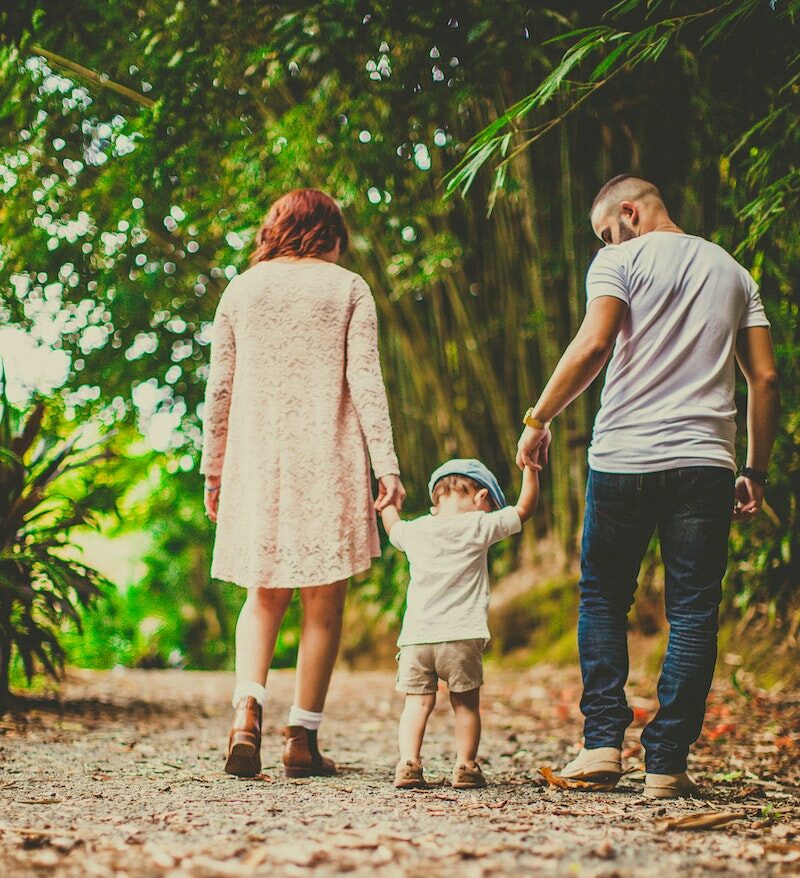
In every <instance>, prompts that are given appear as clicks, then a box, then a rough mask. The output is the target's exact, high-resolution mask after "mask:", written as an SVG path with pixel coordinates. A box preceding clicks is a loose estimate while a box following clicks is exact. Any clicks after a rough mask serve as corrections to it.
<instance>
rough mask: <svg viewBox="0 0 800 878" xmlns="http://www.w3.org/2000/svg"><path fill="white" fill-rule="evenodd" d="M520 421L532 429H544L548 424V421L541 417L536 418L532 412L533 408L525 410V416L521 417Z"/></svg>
mask: <svg viewBox="0 0 800 878" xmlns="http://www.w3.org/2000/svg"><path fill="white" fill-rule="evenodd" d="M522 423H523V424H525V426H526V427H531V428H532V429H534V430H546V429H547V428H548V427H549V426H550V421H543V420H542V419H541V418H537V417H536V415H534V413H533V409H532V408H529V409H528V411H526V412H525V416H524V417H523V418H522Z"/></svg>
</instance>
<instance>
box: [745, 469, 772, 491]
mask: <svg viewBox="0 0 800 878" xmlns="http://www.w3.org/2000/svg"><path fill="white" fill-rule="evenodd" d="M739 475H740V476H744V477H745V478H746V479H750V481H751V482H755V483H756V484H757V485H761V487H762V488H763V487H765V486H766V484H767V473H766V472H765V471H764V470H761V469H753V467H752V466H743V467H742V468H741V470H740V471H739Z"/></svg>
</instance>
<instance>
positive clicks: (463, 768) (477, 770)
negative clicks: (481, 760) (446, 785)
mask: <svg viewBox="0 0 800 878" xmlns="http://www.w3.org/2000/svg"><path fill="white" fill-rule="evenodd" d="M485 786H486V778H485V777H484V776H483V772H482V771H481V767H480V765H478V763H477V762H476V763H475V764H474V766H472V767H471V768H470V766H468V765H464V764H463V763H462V764H461V765H456V767H455V768H454V769H453V789H454V790H481V789H483V788H484V787H485Z"/></svg>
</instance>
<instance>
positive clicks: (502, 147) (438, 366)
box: [0, 0, 800, 667]
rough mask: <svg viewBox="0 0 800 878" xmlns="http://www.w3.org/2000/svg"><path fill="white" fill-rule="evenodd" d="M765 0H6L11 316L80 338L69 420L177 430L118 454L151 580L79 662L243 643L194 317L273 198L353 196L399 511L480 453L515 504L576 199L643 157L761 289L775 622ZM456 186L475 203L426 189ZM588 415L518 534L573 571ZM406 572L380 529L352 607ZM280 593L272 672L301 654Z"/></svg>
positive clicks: (784, 516)
mask: <svg viewBox="0 0 800 878" xmlns="http://www.w3.org/2000/svg"><path fill="white" fill-rule="evenodd" d="M773 5H774V9H773V8H772V6H771V4H770V3H768V2H758V3H757V2H755V0H745V2H733V0H721V2H718V3H717V4H716V5H713V6H712V5H711V4H679V3H676V2H672V0H669V2H668V0H649V2H644V0H625V2H621V3H618V4H617V5H616V6H614V7H613V8H612V9H610V10H609V11H608V13H607V14H605V15H601V12H602V10H603V9H604V8H605V7H604V6H603V5H602V4H601V5H600V6H599V7H598V4H596V3H591V4H578V3H560V2H559V3H553V4H551V5H550V6H542V5H541V4H535V5H533V4H532V5H530V8H526V7H525V5H524V4H519V3H511V2H507V0H489V2H486V0H481V2H478V0H467V2H463V3H460V4H452V3H431V2H425V3H422V2H420V0H410V2H407V3H403V4H400V3H391V2H384V3H377V4H371V6H370V9H369V11H368V12H366V13H365V11H364V10H362V9H361V8H360V7H358V6H357V5H356V4H353V3H352V2H350V0H325V2H302V3H301V2H298V0H291V2H287V3H281V4H279V5H273V6H264V5H263V4H235V5H233V6H231V4H224V3H207V2H200V0H183V2H180V3H178V4H175V3H170V2H167V0H153V2H149V3H147V4H141V3H134V2H132V0H120V2H115V3H100V2H97V0H75V2H73V3H71V4H69V5H67V6H65V5H64V4H60V3H59V4H57V3H55V2H52V0H40V2H28V3H25V4H17V5H16V6H15V8H14V10H12V11H11V12H9V11H5V10H4V11H1V12H0V190H1V191H2V193H3V197H2V201H0V288H2V290H3V296H2V299H0V319H2V321H3V322H4V323H7V324H9V325H18V326H21V327H23V328H25V329H28V330H30V331H31V333H32V334H33V336H34V337H35V338H37V339H46V340H47V342H48V343H52V344H53V346H54V347H56V348H60V349H61V350H63V351H64V352H66V353H67V354H68V355H69V361H70V372H69V376H68V379H67V382H66V384H65V386H64V388H63V390H62V392H61V394H60V397H61V403H60V404H62V405H63V407H64V409H65V414H66V418H67V419H68V420H73V421H87V422H88V421H90V420H92V419H95V420H96V422H97V423H99V424H101V425H108V426H110V425H111V424H117V425H118V426H120V427H121V428H122V429H123V430H128V429H130V430H131V431H133V428H134V427H138V428H139V429H141V430H142V431H143V432H148V431H149V430H151V428H152V425H153V423H154V420H158V419H162V423H163V419H167V420H168V421H169V423H170V425H171V427H172V428H174V429H169V430H166V431H162V433H161V434H160V436H159V442H158V443H157V444H158V446H159V449H160V450H161V451H163V455H158V456H156V457H154V458H152V459H148V460H147V461H144V460H138V462H136V460H137V458H136V455H137V454H138V451H137V450H135V449H133V450H131V451H130V458H131V460H130V461H129V463H128V464H126V466H129V467H130V469H129V470H128V471H127V475H118V476H116V477H114V478H112V477H111V476H108V479H109V480H110V481H109V482H108V483H106V488H107V489H109V488H110V487H111V484H110V482H114V486H115V490H121V493H123V494H126V495H127V496H128V500H126V501H125V502H126V504H127V505H124V508H123V510H122V512H123V518H124V522H123V524H122V525H121V526H122V527H127V528H133V529H138V530H141V531H143V532H145V533H146V534H147V537H148V540H149V543H150V548H149V550H148V552H147V557H146V561H147V571H148V572H147V574H146V575H145V577H144V578H143V580H142V581H141V582H137V583H134V584H133V585H132V586H131V587H130V588H128V589H127V590H125V591H124V592H122V593H120V594H115V595H110V596H109V597H108V598H105V599H104V600H103V603H102V613H99V614H98V615H97V616H92V617H86V623H87V631H88V635H87V638H86V639H84V640H80V641H79V640H77V639H71V640H70V642H69V650H70V656H71V657H73V658H74V659H75V660H79V659H80V658H81V650H82V649H83V650H85V652H84V658H85V660H86V661H93V662H98V663H103V664H113V663H116V662H118V661H119V662H124V663H148V662H151V663H167V662H170V661H175V662H179V663H186V664H188V665H190V666H192V667H200V666H212V667H225V666H229V664H230V660H231V656H230V644H231V640H232V630H233V629H232V626H233V620H234V617H235V613H236V609H237V608H238V604H239V602H240V601H241V599H242V597H243V595H242V593H241V592H240V591H239V590H238V589H236V588H234V587H233V586H226V585H222V584H216V583H215V584H212V583H210V582H209V581H208V567H209V558H210V549H211V545H212V538H213V532H212V529H211V528H210V526H209V525H208V523H207V521H206V520H205V518H204V516H203V513H202V506H201V504H202V496H201V491H200V486H199V479H198V477H197V476H196V475H193V468H194V466H195V464H196V460H197V455H198V448H199V442H200V420H201V414H202V408H201V406H202V395H203V389H204V384H205V378H206V369H207V356H208V340H209V327H210V321H211V320H212V318H213V314H214V310H215V307H216V303H217V301H218V299H219V295H220V293H221V291H222V289H223V288H224V286H225V284H226V283H227V280H228V278H230V277H231V276H232V275H233V274H234V273H235V272H236V271H241V270H242V269H244V267H245V266H246V263H247V254H248V251H249V249H250V247H251V243H252V235H253V232H254V229H255V228H256V227H257V225H258V222H259V221H260V219H261V217H262V216H263V214H264V213H265V211H266V209H267V207H268V206H269V204H270V202H271V201H272V200H273V199H274V198H276V197H277V196H278V195H280V194H282V193H283V192H284V191H286V190H287V189H289V188H293V187H295V186H316V187H319V188H323V189H326V190H328V191H330V192H331V193H332V194H333V195H334V196H335V197H337V198H338V199H339V201H340V203H341V204H342V205H343V209H344V211H345V214H346V217H347V220H348V223H349V225H350V227H351V229H352V231H353V236H352V239H353V245H352V248H351V252H350V254H349V255H348V266H349V267H352V268H353V269H355V270H357V271H359V272H360V273H362V274H363V275H364V276H365V277H366V278H367V280H368V281H369V282H370V284H371V286H372V287H373V290H374V292H375V296H376V301H377V304H378V309H379V317H380V323H381V350H382V358H383V367H384V373H385V376H386V382H387V388H388V391H389V400H390V407H391V414H392V421H393V424H394V425H395V433H396V438H397V444H398V451H399V456H400V460H401V464H402V468H403V475H404V479H405V481H406V484H407V487H408V489H409V494H410V506H411V508H421V507H423V506H424V504H425V502H426V497H425V484H426V482H427V477H428V474H429V473H430V471H431V469H432V468H433V467H434V466H435V465H436V464H437V463H439V462H440V461H441V460H442V459H443V458H445V457H447V456H452V455H458V456H472V455H476V456H480V457H481V458H482V459H484V460H485V461H486V462H487V464H489V465H490V466H491V467H492V468H493V469H494V470H495V471H496V472H497V473H498V475H499V477H500V479H501V481H502V482H503V485H504V487H506V488H508V490H509V494H510V496H514V494H515V492H516V490H517V480H518V473H517V471H516V469H515V467H514V466H513V449H514V445H515V441H516V436H517V431H518V426H519V425H518V422H519V418H520V415H521V413H522V412H523V411H524V410H525V409H526V408H527V406H528V405H529V404H530V403H531V402H532V400H533V399H534V398H535V397H536V396H537V394H538V393H539V391H540V390H541V389H542V387H543V385H544V382H545V381H546V379H547V377H548V376H549V375H550V373H551V371H552V369H553V367H554V365H555V363H556V361H557V359H558V356H559V355H560V353H561V351H562V350H563V349H564V347H565V346H566V344H567V343H568V341H569V340H570V338H571V337H572V335H573V334H574V332H575V330H576V328H577V326H578V325H579V323H580V321H581V319H582V316H583V313H584V310H583V309H584V296H583V290H582V278H583V273H584V269H585V266H586V265H587V264H588V262H589V260H590V258H591V255H592V253H593V249H594V247H595V246H596V242H595V241H594V239H593V236H592V233H591V229H590V228H589V225H588V222H587V221H586V212H587V209H588V207H589V204H590V203H591V199H592V196H593V195H594V193H595V191H596V190H597V189H598V188H599V186H600V185H601V184H602V183H603V182H604V181H605V179H607V178H608V177H609V176H611V175H612V174H613V173H616V172H618V171H622V170H630V171H633V172H638V173H642V174H644V175H646V176H648V177H651V178H653V179H654V180H655V182H656V183H658V184H659V186H660V188H661V189H662V191H663V192H664V194H665V196H666V197H667V200H668V203H669V205H670V209H671V210H672V211H673V213H674V214H675V216H676V218H678V219H679V221H680V222H681V224H682V225H683V226H684V227H685V228H687V229H688V230H691V231H692V232H697V233H698V234H703V235H706V236H707V237H710V238H713V239H714V240H717V241H719V243H721V244H722V245H723V246H725V247H727V248H728V249H729V250H732V251H735V252H737V253H738V254H739V258H740V259H741V260H742V261H743V263H744V264H745V265H746V266H747V267H748V268H750V269H751V270H752V271H753V272H754V274H755V275H756V276H757V277H758V279H759V281H760V283H761V287H762V295H763V298H764V301H765V306H766V308H767V311H768V314H769V316H770V319H771V320H772V323H773V333H774V336H775V340H776V345H777V352H778V357H779V366H780V370H781V378H782V387H783V388H784V411H785V412H786V414H785V419H784V428H783V430H782V432H781V436H780V438H779V443H778V447H777V449H776V455H775V465H774V473H773V482H774V484H773V485H772V486H771V487H770V489H769V493H768V499H769V502H770V504H771V510H772V513H771V514H770V515H769V517H767V518H764V519H762V520H760V521H759V522H758V523H757V524H751V525H748V526H747V528H737V529H736V530H735V533H734V538H733V561H734V563H733V565H732V572H731V577H730V589H731V593H732V595H736V596H737V597H736V602H737V603H738V605H739V606H740V608H741V610H742V611H743V612H746V609H747V605H748V604H749V605H755V604H758V605H759V606H764V607H766V608H769V607H771V606H774V608H775V609H774V613H775V614H778V615H779V614H780V612H781V608H782V607H783V606H785V604H786V595H787V594H789V593H790V591H791V589H792V587H793V584H796V582H797V578H798V573H797V563H798V562H797V559H798V553H797V548H798V547H797V536H796V534H797V531H798V524H797V507H798V498H800V485H798V471H799V469H800V464H798V454H797V452H798V446H799V445H800V436H799V435H798V425H797V412H798V411H800V396H799V395H798V394H800V390H798V388H800V373H799V372H798V369H800V366H798V363H800V357H798V351H800V338H798V332H800V330H799V329H798V325H799V324H798V314H797V311H798V304H797V297H796V292H795V291H796V290H797V288H798V285H800V277H798V266H797V253H798V242H799V241H800V230H798V227H797V215H798V211H797V193H798V191H800V186H798V178H797V174H798V169H797V161H796V155H797V147H798V145H799V144H798V122H797V120H798V114H797V112H796V101H797V95H798V87H797V73H798V66H797V65H798V63H800V61H798V58H799V57H800V56H798V55H797V51H796V44H797V40H796V28H797V25H796V23H795V17H796V13H797V10H798V0H790V2H788V0H787V2H783V0H779V2H778V3H776V4H773ZM521 96H522V97H521ZM528 120H530V121H528ZM529 124H530V125H531V128H530V129H527V128H525V127H524V126H527V125H529ZM548 132H549V133H550V136H549V137H547V138H545V137H544V135H545V134H546V133H548ZM534 142H535V143H536V144H537V147H538V148H537V149H525V148H523V147H525V146H526V145H530V144H531V143H534ZM454 169H455V170H454ZM451 171H452V173H451V175H450V176H448V172H451ZM489 171H491V173H489ZM443 178H444V179H446V180H447V186H448V187H449V189H450V191H451V192H455V191H456V190H461V191H464V190H466V195H465V197H464V198H450V199H442V194H443V191H444V190H443V188H442V186H441V183H440V181H441V180H442V179H443ZM487 198H492V199H493V202H492V203H493V212H492V215H491V218H487V217H486V202H487ZM740 390H741V389H740ZM739 402H740V411H741V412H743V411H744V407H743V397H742V395H741V393H740V398H739ZM596 404H597V388H596V387H595V388H592V389H591V390H590V392H589V393H588V394H586V395H584V396H583V397H582V398H581V399H580V400H579V401H577V402H576V403H575V404H573V406H571V407H570V409H569V410H568V411H567V412H566V413H565V415H564V416H563V417H562V418H560V419H559V421H558V424H557V430H556V433H555V438H554V448H553V454H552V465H551V467H550V468H549V469H548V471H547V472H546V473H545V474H544V475H543V493H542V505H541V509H540V511H539V513H537V517H536V521H535V522H534V525H533V526H534V528H535V529H536V531H537V533H538V534H539V535H540V536H546V535H549V534H552V535H554V536H555V538H556V541H557V542H558V543H559V544H560V545H561V546H562V548H563V553H564V554H563V560H564V561H565V563H568V562H569V561H570V560H572V559H573V558H574V551H575V544H576V538H577V532H578V526H579V523H580V520H581V515H582V502H583V499H582V498H583V489H584V483H585V468H586V463H585V458H586V446H587V444H588V439H589V435H590V431H591V423H592V418H593V413H594V409H595V407H596ZM740 422H741V424H742V425H743V421H742V419H740ZM741 433H743V430H741V429H740V435H741ZM125 435H126V437H127V439H126V443H127V444H130V443H132V442H133V439H132V436H133V432H131V433H126V434H125ZM740 442H741V439H740ZM115 479H116V481H115ZM140 483H141V484H142V485H144V488H142V489H141V490H140V491H139V493H138V494H137V493H136V491H137V489H135V488H130V490H129V491H128V489H127V488H126V485H128V486H130V485H134V486H135V485H137V484H140ZM134 495H135V496H134ZM502 560H503V563H504V564H505V565H506V566H511V563H512V562H513V560H514V559H513V556H511V555H509V556H505V557H504V558H503V559H502ZM402 577H403V572H402V565H401V564H400V562H399V561H398V559H397V557H396V556H395V555H394V554H393V553H392V552H391V550H389V549H387V550H386V551H385V554H384V558H383V559H382V561H381V563H380V564H379V565H376V567H375V568H374V570H373V573H372V574H370V576H369V577H367V578H366V579H365V580H364V581H363V582H361V583H359V584H357V586H356V589H355V591H354V594H353V597H354V598H355V599H356V603H358V601H359V597H361V598H363V601H362V605H363V606H365V607H366V606H369V607H373V606H374V607H377V610H376V614H377V616H378V617H379V618H380V620H381V621H382V622H384V621H387V620H388V619H389V617H390V616H393V614H396V613H397V612H399V606H400V605H399V603H398V601H399V600H401V598H399V597H398V596H399V595H401V594H402ZM290 612H291V613H293V614H294V615H293V617H292V619H291V620H290V624H288V625H287V627H286V629H285V635H284V639H283V640H282V642H281V644H280V645H279V654H278V657H277V659H276V660H277V661H280V662H290V661H291V660H292V656H293V654H294V650H296V639H297V607H296V605H293V608H292V610H291V611H290ZM765 612H772V611H771V610H769V609H767V610H765ZM145 620H148V621H147V624H146V625H144V628H143V627H142V623H143V621H145ZM70 636H71V635H70Z"/></svg>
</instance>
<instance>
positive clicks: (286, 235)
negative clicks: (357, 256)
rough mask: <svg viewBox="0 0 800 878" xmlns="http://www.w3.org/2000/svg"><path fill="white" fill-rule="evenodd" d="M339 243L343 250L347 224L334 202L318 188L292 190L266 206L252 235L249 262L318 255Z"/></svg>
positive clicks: (346, 236)
mask: <svg viewBox="0 0 800 878" xmlns="http://www.w3.org/2000/svg"><path fill="white" fill-rule="evenodd" d="M337 241H338V242H339V246H340V250H341V252H344V251H345V250H346V249H347V241H348V235H347V226H345V223H344V217H343V216H342V212H341V211H340V210H339V207H338V205H337V204H336V202H335V201H334V200H333V199H332V198H331V197H330V195H326V194H325V193H324V192H320V191H319V189H293V190H292V191H291V192H287V193H286V195H282V196H281V197H280V198H279V199H278V200H277V201H276V202H275V203H274V204H273V205H272V207H271V208H270V209H269V213H268V214H267V215H266V217H265V218H264V222H263V223H262V225H261V228H260V229H259V230H258V234H257V235H256V249H255V250H254V251H253V255H252V256H251V257H250V264H251V265H255V264H256V263H258V262H264V261H265V260H267V259H275V258H276V257H278V256H296V257H303V256H322V255H323V254H325V253H330V251H331V250H333V248H334V247H335V246H336V242H337Z"/></svg>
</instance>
